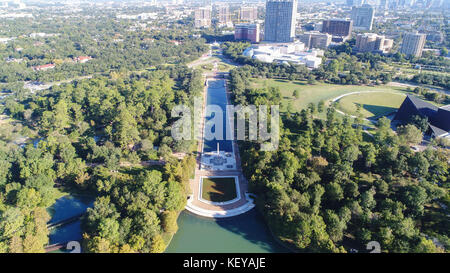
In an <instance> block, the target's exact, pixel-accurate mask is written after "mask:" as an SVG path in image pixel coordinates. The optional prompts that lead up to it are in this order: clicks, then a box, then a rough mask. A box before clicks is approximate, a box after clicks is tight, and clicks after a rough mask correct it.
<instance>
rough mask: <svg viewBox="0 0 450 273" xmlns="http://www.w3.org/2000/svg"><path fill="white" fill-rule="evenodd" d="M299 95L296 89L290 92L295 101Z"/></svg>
mask: <svg viewBox="0 0 450 273" xmlns="http://www.w3.org/2000/svg"><path fill="white" fill-rule="evenodd" d="M299 95H300V94H299V92H298V90H297V89H295V90H294V92H292V96H293V97H294V98H296V99H298V97H299Z"/></svg>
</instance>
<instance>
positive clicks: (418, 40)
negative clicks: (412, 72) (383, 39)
mask: <svg viewBox="0 0 450 273" xmlns="http://www.w3.org/2000/svg"><path fill="white" fill-rule="evenodd" d="M426 37H427V35H426V34H422V33H417V32H410V33H406V34H405V35H404V36H403V42H402V47H401V48H400V53H402V54H405V55H407V56H410V55H412V56H415V57H420V56H422V50H423V47H424V46H425V40H426Z"/></svg>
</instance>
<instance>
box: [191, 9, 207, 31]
mask: <svg viewBox="0 0 450 273" xmlns="http://www.w3.org/2000/svg"><path fill="white" fill-rule="evenodd" d="M194 17H195V18H194V24H195V27H196V28H209V27H211V7H200V8H197V9H196V10H195V12H194Z"/></svg>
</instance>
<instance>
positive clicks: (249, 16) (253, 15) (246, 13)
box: [239, 7, 258, 22]
mask: <svg viewBox="0 0 450 273" xmlns="http://www.w3.org/2000/svg"><path fill="white" fill-rule="evenodd" d="M239 19H240V20H241V21H249V22H252V21H255V20H256V19H258V7H241V8H240V9H239Z"/></svg>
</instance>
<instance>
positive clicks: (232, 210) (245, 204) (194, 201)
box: [186, 70, 255, 218]
mask: <svg viewBox="0 0 450 273" xmlns="http://www.w3.org/2000/svg"><path fill="white" fill-rule="evenodd" d="M214 72H217V70H216V71H214ZM218 75H219V73H214V77H212V78H211V77H210V76H209V75H208V77H207V79H206V80H208V79H223V78H219V76H218ZM220 75H221V76H223V77H225V75H226V74H220ZM207 88H208V87H207V85H205V88H204V94H203V111H202V114H201V115H202V116H201V128H200V129H201V132H202V139H200V141H199V143H198V146H197V154H198V156H197V166H198V167H197V168H196V170H195V177H194V178H193V179H191V180H190V182H189V184H190V188H191V195H190V196H189V200H188V202H187V205H186V210H188V211H190V212H192V213H194V214H197V215H200V216H204V217H212V218H224V217H232V216H236V215H239V214H242V213H245V212H247V211H249V210H251V209H252V208H254V207H255V205H254V203H253V199H252V198H251V197H250V196H249V194H248V192H247V190H248V182H247V180H246V179H245V177H244V175H243V174H242V168H241V160H240V156H239V149H238V146H237V144H236V141H233V150H234V153H233V154H234V156H235V162H236V165H235V168H234V169H231V170H204V169H202V168H201V162H202V160H201V159H202V155H203V132H204V125H205V123H204V121H205V110H206V93H207ZM225 92H226V97H227V104H230V94H229V92H228V90H227V88H226V90H225ZM210 176H215V177H230V176H231V177H237V179H238V183H239V191H240V196H241V198H240V199H238V200H237V201H235V202H233V203H231V204H226V205H218V204H209V203H205V202H202V201H201V200H199V195H200V190H199V189H200V183H201V179H202V177H210Z"/></svg>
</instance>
